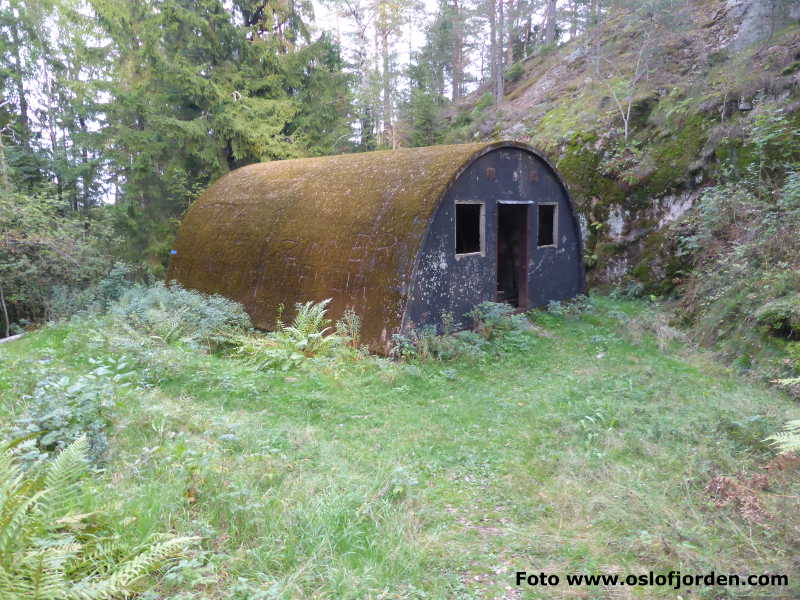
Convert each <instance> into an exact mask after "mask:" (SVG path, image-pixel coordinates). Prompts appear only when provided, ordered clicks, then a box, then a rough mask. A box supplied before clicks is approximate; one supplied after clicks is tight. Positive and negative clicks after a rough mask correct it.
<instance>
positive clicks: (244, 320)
mask: <svg viewBox="0 0 800 600" xmlns="http://www.w3.org/2000/svg"><path fill="white" fill-rule="evenodd" d="M109 314H110V315H111V318H112V319H113V321H114V322H116V324H118V325H119V326H121V327H122V328H123V329H125V330H126V331H128V332H129V333H131V334H133V335H144V336H146V337H148V338H149V339H151V340H154V341H157V342H160V343H163V344H170V343H176V342H177V343H183V344H187V345H189V346H190V347H193V348H197V347H206V348H208V349H211V350H215V349H218V348H219V347H221V346H224V345H225V344H227V343H228V342H229V338H230V336H232V335H235V334H239V333H242V332H244V331H247V330H249V329H250V328H251V327H252V325H251V323H250V317H248V315H247V313H246V312H245V311H244V308H243V307H242V305H241V304H239V303H237V302H234V301H233V300H229V299H227V298H223V297H222V296H217V295H212V296H208V295H206V294H201V293H200V292H195V291H191V290H185V289H183V288H182V287H181V286H180V285H178V284H176V283H173V284H171V285H169V286H166V285H164V284H162V283H156V284H155V285H152V286H141V285H137V286H134V287H133V288H131V289H130V290H128V291H127V292H125V293H124V294H122V297H121V298H120V299H119V300H118V301H116V302H114V303H113V304H112V305H111V307H110V309H109Z"/></svg>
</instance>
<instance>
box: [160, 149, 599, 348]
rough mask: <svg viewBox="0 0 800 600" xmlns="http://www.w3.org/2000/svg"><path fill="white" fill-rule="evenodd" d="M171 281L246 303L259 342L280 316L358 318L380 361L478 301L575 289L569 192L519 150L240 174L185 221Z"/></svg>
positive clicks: (577, 268)
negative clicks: (397, 343)
mask: <svg viewBox="0 0 800 600" xmlns="http://www.w3.org/2000/svg"><path fill="white" fill-rule="evenodd" d="M168 279H169V280H177V281H178V282H179V283H181V284H182V285H184V286H185V287H188V288H193V289H197V290H200V291H203V292H207V293H217V294H222V295H223V296H227V297H229V298H233V299H234V300H237V301H239V302H241V303H242V304H243V305H244V306H245V308H246V310H247V311H248V313H249V314H250V316H251V317H252V320H253V323H254V324H255V325H256V326H258V327H261V328H264V329H269V328H271V327H272V326H273V325H274V322H275V318H276V316H277V309H278V306H279V305H281V304H283V305H285V306H286V307H287V308H288V309H291V308H292V307H293V306H294V304H295V303H296V302H300V301H306V300H316V301H320V300H323V299H325V298H333V302H332V304H331V315H332V316H334V317H336V316H338V315H340V314H341V313H342V312H343V311H344V310H345V309H346V308H348V307H350V308H353V309H354V310H355V311H356V312H357V313H358V314H359V315H360V317H361V319H362V329H361V334H362V340H363V341H364V342H365V343H368V344H369V345H370V347H371V348H373V349H375V350H380V351H385V350H387V349H388V347H389V345H390V344H391V337H392V334H394V333H398V332H402V331H404V330H408V329H409V328H412V327H415V326H424V325H439V324H441V320H442V316H443V315H445V314H450V315H452V316H453V317H455V319H456V320H459V319H461V318H462V317H463V315H464V314H465V313H466V312H468V311H469V310H471V309H472V307H474V306H475V305H477V304H479V303H480V302H483V301H487V300H491V301H505V302H509V303H511V304H513V305H515V306H518V307H520V308H528V307H531V306H538V305H543V304H546V303H547V302H549V301H551V300H563V299H567V298H570V297H573V296H575V295H576V294H578V293H580V292H581V291H583V289H584V269H583V263H582V248H581V238H580V230H579V227H578V223H577V220H576V217H575V213H574V211H573V207H572V204H571V202H570V199H569V196H568V193H567V189H566V187H565V185H564V184H563V182H562V181H561V179H560V177H559V176H558V174H557V173H556V171H555V169H553V167H552V166H550V164H549V163H548V162H547V161H546V160H545V159H544V158H543V157H542V156H541V155H540V154H538V153H537V152H536V151H535V150H533V149H532V148H530V147H528V146H525V145H523V144H519V143H515V142H495V143H480V144H463V145H452V146H433V147H428V148H404V149H400V150H394V151H381V152H369V153H362V154H346V155H341V156H327V157H321V158H302V159H295V160H282V161H275V162H269V163H259V164H253V165H249V166H247V167H243V168H240V169H237V170H235V171H232V172H231V173H228V174H227V175H225V176H223V177H222V178H221V179H219V180H218V181H217V182H216V183H214V184H213V185H211V187H210V188H209V189H208V190H207V191H206V192H205V193H204V194H203V195H202V196H201V197H200V198H199V199H198V200H197V201H196V202H195V203H194V204H193V205H192V207H191V208H190V209H189V211H188V212H187V214H186V217H185V218H184V219H183V223H182V224H181V226H180V229H179V231H178V236H177V240H176V242H175V246H174V250H173V251H172V260H171V264H170V267H169V272H168Z"/></svg>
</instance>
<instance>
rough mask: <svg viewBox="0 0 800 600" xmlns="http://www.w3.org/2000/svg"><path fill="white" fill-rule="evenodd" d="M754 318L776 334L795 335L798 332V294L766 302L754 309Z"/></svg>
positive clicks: (799, 301)
mask: <svg viewBox="0 0 800 600" xmlns="http://www.w3.org/2000/svg"><path fill="white" fill-rule="evenodd" d="M756 320H757V321H758V323H759V324H760V325H764V326H766V327H768V328H769V329H770V331H771V332H772V333H774V334H776V335H780V336H783V337H795V336H796V335H798V334H800V294H794V295H792V296H787V297H785V298H778V299H777V300H773V301H772V302H767V303H766V304H765V305H764V306H762V307H761V308H759V309H758V310H757V311H756Z"/></svg>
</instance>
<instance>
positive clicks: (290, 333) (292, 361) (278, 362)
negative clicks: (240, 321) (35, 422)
mask: <svg viewBox="0 0 800 600" xmlns="http://www.w3.org/2000/svg"><path fill="white" fill-rule="evenodd" d="M330 302H331V299H330V298H328V299H327V300H323V301H322V302H313V301H308V302H304V303H297V304H296V305H295V308H296V309H297V315H296V316H295V318H294V320H293V321H292V324H291V325H285V324H284V323H283V321H282V320H280V319H279V320H278V322H277V327H278V329H276V331H273V332H272V333H269V334H267V335H264V336H253V335H238V336H230V338H229V339H230V341H231V342H232V344H233V345H234V346H235V348H236V352H237V353H238V354H239V355H243V356H244V357H246V358H247V360H248V361H249V362H250V363H251V364H253V365H254V366H256V367H257V368H260V369H263V368H280V369H283V370H289V369H291V368H293V367H296V366H298V365H299V364H301V363H302V362H303V361H304V360H305V359H306V358H308V357H311V356H317V355H324V354H328V353H330V352H331V351H332V350H333V349H335V348H337V347H341V346H343V345H344V344H345V343H346V342H347V341H349V340H350V338H348V337H345V336H342V335H339V334H338V333H333V327H332V321H331V320H330V319H329V318H328V317H327V311H328V304H330Z"/></svg>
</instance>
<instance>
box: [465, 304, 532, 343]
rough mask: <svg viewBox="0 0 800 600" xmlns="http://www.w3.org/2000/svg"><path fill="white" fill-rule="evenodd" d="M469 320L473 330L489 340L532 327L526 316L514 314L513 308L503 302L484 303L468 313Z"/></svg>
mask: <svg viewBox="0 0 800 600" xmlns="http://www.w3.org/2000/svg"><path fill="white" fill-rule="evenodd" d="M467 318H469V319H470V320H471V321H472V329H473V330H474V331H475V332H476V333H478V334H480V335H481V336H482V337H483V338H484V339H487V340H491V339H494V338H496V337H498V336H501V335H503V334H505V333H509V332H511V331H515V330H520V329H526V328H528V327H529V325H530V324H529V322H528V320H527V318H526V317H525V316H524V315H519V314H514V307H513V306H511V305H509V304H504V303H501V302H482V303H480V304H478V306H476V307H475V308H473V309H472V310H471V311H470V312H468V313H467Z"/></svg>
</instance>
